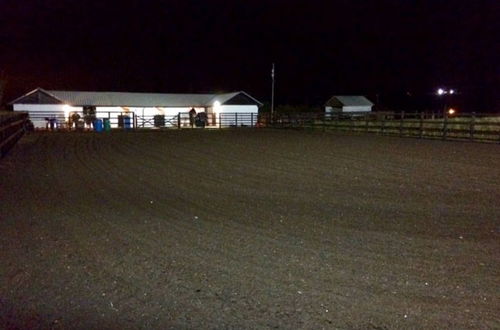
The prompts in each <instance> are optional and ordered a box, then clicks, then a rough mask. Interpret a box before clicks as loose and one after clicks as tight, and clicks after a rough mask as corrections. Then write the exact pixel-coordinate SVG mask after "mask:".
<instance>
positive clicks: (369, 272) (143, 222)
mask: <svg viewBox="0 0 500 330" xmlns="http://www.w3.org/2000/svg"><path fill="white" fill-rule="evenodd" d="M499 148H500V146H499V145H494V144H475V143H466V142H443V141H431V140H418V139H401V138H394V137H381V136H376V135H342V134H338V133H321V132H304V131H267V130H260V131H258V130H257V131H255V130H234V131H231V130H227V131H202V130H183V131H166V132H159V131H156V132H154V131H149V132H113V133H111V134H101V135H99V134H93V133H74V132H69V133H52V134H51V133H34V134H31V135H26V136H25V137H23V138H22V139H21V141H20V142H19V143H18V145H17V146H16V147H15V148H14V149H13V150H12V151H11V153H10V154H9V155H8V156H7V157H5V158H4V159H2V160H1V161H0V249H1V250H0V251H1V252H0V328H81V329H89V328H100V329H107V328H109V329H112V328H113V329H118V328H122V329H123V328H148V329H150V328H175V329H187V328H189V329H192V328H201V329H225V328H233V329H234V328H245V329H248V328H252V329H256V328H284V329H298V328H302V329H321V328H325V329H335V328H339V329H401V328H404V329H410V328H412V329H414V328H426V329H445V328H448V329H467V328H469V329H491V328H500V317H499V315H500V295H499V292H500V240H499V238H500V204H499V202H500V149H499Z"/></svg>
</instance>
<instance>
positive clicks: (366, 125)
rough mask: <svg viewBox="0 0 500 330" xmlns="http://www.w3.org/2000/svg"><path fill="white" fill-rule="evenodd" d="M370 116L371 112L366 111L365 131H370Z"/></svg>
mask: <svg viewBox="0 0 500 330" xmlns="http://www.w3.org/2000/svg"><path fill="white" fill-rule="evenodd" d="M369 118H370V116H369V114H367V113H365V133H368V119H369Z"/></svg>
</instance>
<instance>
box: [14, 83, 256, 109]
mask: <svg viewBox="0 0 500 330" xmlns="http://www.w3.org/2000/svg"><path fill="white" fill-rule="evenodd" d="M36 93H43V94H46V95H48V96H50V97H52V98H53V99H54V100H57V101H59V102H60V103H65V104H69V105H73V106H86V105H92V106H129V107H208V106H212V105H213V103H214V102H215V101H219V102H220V103H221V104H224V103H226V102H228V101H230V100H231V99H233V98H235V97H236V96H243V97H245V98H248V100H249V102H250V103H253V104H256V105H258V106H262V103H261V102H259V101H258V100H257V99H255V98H253V97H252V96H250V95H249V94H247V93H245V92H243V91H239V92H233V93H223V94H165V93H128V92H83V91H56V90H45V89H43V88H37V89H35V90H33V91H31V92H29V93H26V94H24V95H23V96H21V97H18V98H17V99H15V100H14V101H12V102H10V103H9V104H15V103H22V102H23V100H26V98H29V97H32V95H33V94H36ZM38 101H40V98H38ZM52 103H53V102H52ZM39 104H44V102H41V103H39Z"/></svg>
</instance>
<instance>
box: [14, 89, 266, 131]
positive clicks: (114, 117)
mask: <svg viewBox="0 0 500 330" xmlns="http://www.w3.org/2000/svg"><path fill="white" fill-rule="evenodd" d="M9 104H11V105H12V106H13V110H14V111H24V112H28V113H29V115H30V119H31V121H32V122H33V124H34V126H35V127H37V128H44V127H46V125H47V118H55V119H57V120H58V122H60V123H63V122H67V121H68V119H69V117H70V116H71V114H72V113H78V114H80V115H81V114H82V113H83V110H84V108H88V107H91V108H93V109H94V110H95V112H96V117H97V118H102V119H106V118H108V119H110V122H111V125H112V127H117V126H118V124H119V120H120V119H119V118H120V116H121V117H122V118H123V116H128V117H129V118H134V119H135V120H136V121H137V122H136V124H137V126H139V127H154V117H155V116H157V115H161V116H164V118H165V126H167V127H168V126H175V125H177V124H178V117H179V113H183V114H186V113H188V112H189V111H190V110H191V109H194V110H195V111H196V112H197V113H198V112H202V111H203V112H206V113H207V115H208V121H209V125H211V126H217V125H219V120H221V118H222V120H223V121H224V124H225V125H226V126H227V125H249V124H251V123H254V124H255V123H256V122H257V115H258V111H259V107H260V106H262V103H261V102H259V101H258V100H256V99H255V98H253V97H252V96H250V95H249V94H247V93H245V92H243V91H239V92H233V93H221V94H163V93H123V92H80V91H56V90H45V89H43V88H37V89H35V90H33V91H31V92H29V93H26V94H25V95H23V96H21V97H19V98H17V99H15V100H14V101H12V102H10V103H9ZM238 114H240V115H239V116H238ZM181 117H182V116H181ZM182 118H184V119H185V117H182ZM233 118H235V119H233Z"/></svg>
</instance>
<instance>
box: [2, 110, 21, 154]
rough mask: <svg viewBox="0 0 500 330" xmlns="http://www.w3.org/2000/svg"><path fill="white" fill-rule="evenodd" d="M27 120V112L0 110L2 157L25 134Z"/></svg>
mask: <svg viewBox="0 0 500 330" xmlns="http://www.w3.org/2000/svg"><path fill="white" fill-rule="evenodd" d="M27 120H28V114H27V113H19V112H16V113H12V112H0V158H2V157H3V156H5V155H6V154H7V152H8V151H9V150H10V149H11V148H12V147H13V146H14V145H15V144H16V142H17V141H18V140H19V139H20V138H21V136H23V134H24V132H25V127H26V123H27Z"/></svg>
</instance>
